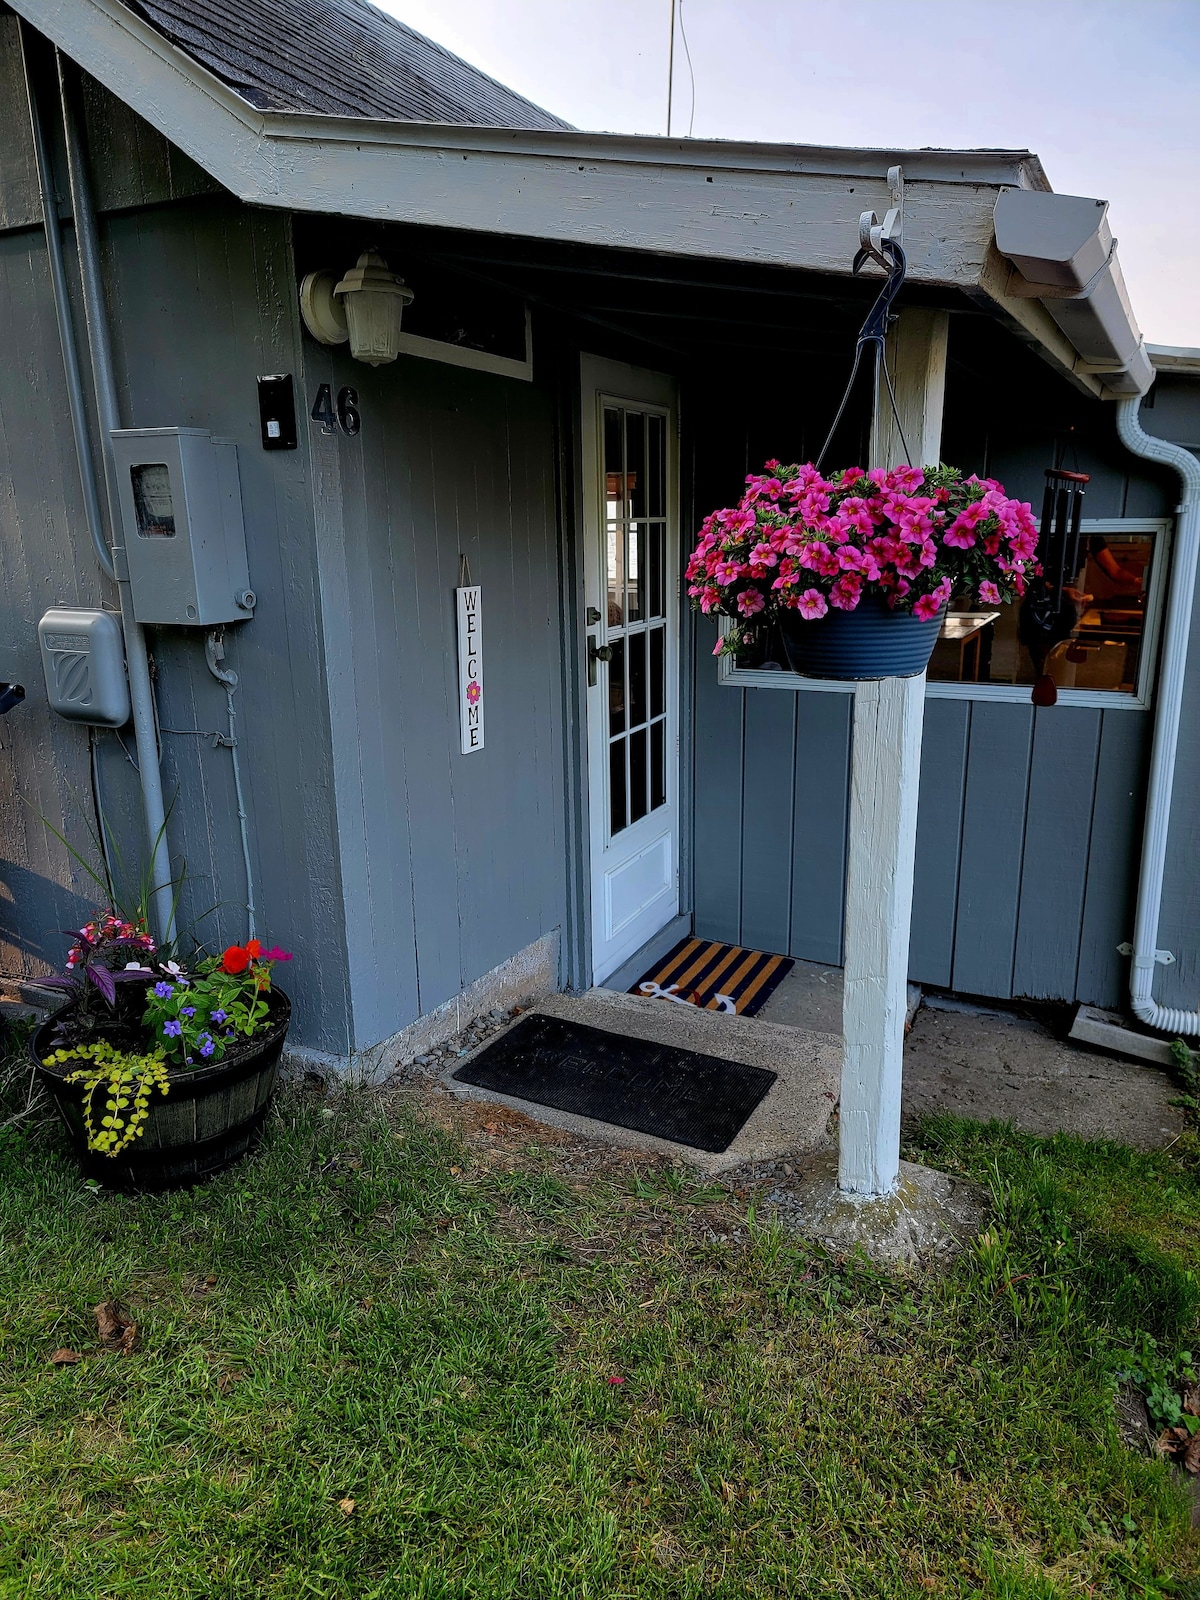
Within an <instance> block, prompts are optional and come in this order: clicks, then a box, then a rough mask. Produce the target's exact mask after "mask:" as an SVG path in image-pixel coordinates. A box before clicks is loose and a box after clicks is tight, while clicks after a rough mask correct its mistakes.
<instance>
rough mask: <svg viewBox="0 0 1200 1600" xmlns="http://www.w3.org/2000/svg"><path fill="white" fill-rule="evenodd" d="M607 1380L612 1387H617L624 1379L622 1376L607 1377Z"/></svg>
mask: <svg viewBox="0 0 1200 1600" xmlns="http://www.w3.org/2000/svg"><path fill="white" fill-rule="evenodd" d="M608 1381H609V1383H610V1384H612V1385H613V1387H614V1388H619V1387H620V1385H621V1384H623V1383H624V1382H625V1379H624V1378H609V1380H608Z"/></svg>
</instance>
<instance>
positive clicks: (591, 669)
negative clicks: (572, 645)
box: [588, 633, 612, 689]
mask: <svg viewBox="0 0 1200 1600" xmlns="http://www.w3.org/2000/svg"><path fill="white" fill-rule="evenodd" d="M611 660H612V645H610V644H601V645H598V644H597V643H596V635H595V634H594V633H589V634H588V688H589V689H594V688H595V687H596V663H597V661H611Z"/></svg>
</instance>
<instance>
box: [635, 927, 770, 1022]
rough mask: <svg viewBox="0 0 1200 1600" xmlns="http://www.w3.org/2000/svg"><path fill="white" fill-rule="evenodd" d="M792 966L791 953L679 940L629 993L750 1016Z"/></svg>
mask: <svg viewBox="0 0 1200 1600" xmlns="http://www.w3.org/2000/svg"><path fill="white" fill-rule="evenodd" d="M795 965H796V963H795V962H794V961H793V960H792V958H791V956H773V955H770V954H769V953H768V952H767V951H765V950H743V949H742V947H741V946H740V945H736V944H720V943H719V942H718V941H717V940H715V939H681V940H680V941H679V943H678V944H677V945H676V946H675V948H674V949H673V950H672V951H670V952H669V953H668V954H667V955H665V956H664V957H663V959H662V960H661V961H659V962H657V963H656V964H655V965H654V966H653V967H651V968H650V970H649V972H645V973H643V974H642V976H641V977H640V978H639V979H638V981H637V982H636V983H635V984H634V985H633V987H632V988H631V989H630V991H629V993H630V994H643V995H649V996H651V997H652V998H653V999H656V1000H672V1001H674V1002H675V1004H676V1005H684V1006H698V1007H700V1008H701V1009H702V1010H704V1011H725V1012H737V1013H738V1015H739V1016H743V1017H752V1016H753V1015H754V1013H755V1012H756V1011H758V1010H759V1009H760V1007H762V1006H764V1005H765V1004H766V1003H767V1001H768V1000H769V999H770V998H771V995H772V994H773V993H774V991H775V989H776V988H777V986H778V985H779V983H780V982H781V980H782V979H784V978H786V977H787V975H788V973H789V972H790V971H791V970H792V968H793V967H794V966H795Z"/></svg>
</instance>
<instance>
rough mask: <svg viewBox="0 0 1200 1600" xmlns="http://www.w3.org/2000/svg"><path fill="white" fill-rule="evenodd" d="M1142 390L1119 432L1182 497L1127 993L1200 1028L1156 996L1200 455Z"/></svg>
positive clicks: (1152, 1022) (1144, 1008)
mask: <svg viewBox="0 0 1200 1600" xmlns="http://www.w3.org/2000/svg"><path fill="white" fill-rule="evenodd" d="M1140 409H1141V397H1140V395H1131V396H1130V397H1129V398H1128V399H1126V400H1121V401H1120V402H1118V405H1117V432H1118V433H1119V435H1120V438H1121V443H1122V444H1123V445H1124V446H1125V448H1126V449H1127V450H1131V451H1132V452H1133V454H1134V455H1135V456H1142V457H1144V458H1145V459H1146V460H1147V461H1157V462H1160V463H1161V464H1162V465H1163V466H1167V467H1171V468H1173V469H1174V471H1176V472H1177V473H1178V474H1179V479H1180V484H1181V486H1182V490H1183V492H1182V495H1181V497H1180V505H1179V513H1178V514H1179V520H1178V523H1177V525H1176V531H1175V550H1174V560H1173V562H1172V569H1171V589H1170V595H1169V597H1168V600H1167V617H1166V625H1165V628H1164V631H1163V647H1162V663H1161V666H1160V668H1159V675H1158V698H1157V704H1156V707H1155V712H1154V742H1153V745H1152V747H1151V752H1150V782H1149V787H1148V789H1147V793H1146V826H1145V831H1144V832H1143V835H1142V860H1141V867H1140V870H1139V874H1138V896H1137V918H1136V921H1135V923H1134V931H1133V967H1132V970H1131V972H1130V979H1129V998H1130V1004H1131V1005H1132V1007H1133V1013H1134V1015H1135V1016H1136V1017H1137V1019H1138V1021H1139V1022H1144V1023H1145V1024H1146V1025H1147V1026H1148V1027H1151V1028H1158V1029H1160V1030H1161V1031H1162V1032H1164V1033H1182V1034H1188V1035H1193V1036H1194V1035H1197V1034H1200V1011H1178V1010H1173V1009H1172V1008H1171V1007H1169V1006H1160V1005H1159V1004H1158V1002H1157V1001H1156V1000H1155V998H1154V992H1153V991H1154V969H1155V966H1156V965H1157V950H1158V922H1159V915H1160V913H1161V910H1162V891H1163V874H1164V872H1165V869H1166V860H1167V832H1168V828H1169V825H1170V821H1171V792H1172V789H1173V788H1174V783H1175V750H1176V746H1177V744H1178V742H1179V714H1180V710H1181V707H1182V703H1183V680H1184V670H1185V668H1186V665H1187V654H1188V635H1189V633H1190V631H1191V623H1192V606H1193V603H1194V600H1195V590H1196V558H1197V553H1198V552H1200V461H1197V459H1196V457H1195V456H1194V455H1193V454H1192V452H1191V451H1190V450H1185V449H1184V447H1183V446H1182V445H1179V444H1170V443H1168V441H1167V440H1166V439H1156V438H1155V437H1154V435H1153V434H1150V433H1147V432H1146V430H1145V429H1144V428H1143V427H1142V423H1141V418H1140V416H1139V414H1138V413H1139V411H1140Z"/></svg>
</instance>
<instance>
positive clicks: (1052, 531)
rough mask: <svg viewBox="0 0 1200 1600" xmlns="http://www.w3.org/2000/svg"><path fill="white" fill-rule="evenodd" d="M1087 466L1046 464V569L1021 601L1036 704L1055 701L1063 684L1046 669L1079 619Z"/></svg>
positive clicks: (1020, 627)
mask: <svg viewBox="0 0 1200 1600" xmlns="http://www.w3.org/2000/svg"><path fill="white" fill-rule="evenodd" d="M1090 481H1091V479H1090V476H1089V474H1088V473H1086V472H1065V471H1063V470H1061V469H1060V468H1058V467H1047V468H1046V492H1045V494H1044V495H1043V496H1042V529H1041V536H1040V538H1039V539H1038V558H1039V561H1040V563H1041V572H1040V574H1039V575H1038V576H1037V577H1036V578H1034V580H1033V582H1032V583H1031V584H1030V585H1029V589H1028V592H1027V593H1026V595H1025V598H1024V600H1023V601H1022V602H1021V612H1020V616H1019V618H1018V621H1017V635H1018V637H1019V638H1020V641H1021V643H1022V644H1023V645H1024V646H1025V648H1026V649H1027V650H1028V651H1029V654H1030V656H1031V657H1032V659H1033V669H1034V672H1035V673H1036V674H1037V676H1036V678H1035V680H1034V685H1033V693H1032V694H1031V695H1030V699H1031V700H1032V701H1033V703H1034V705H1035V706H1052V705H1054V704H1055V702H1056V701H1057V699H1058V686H1057V685H1056V683H1055V682H1054V679H1053V678H1052V677H1051V676H1050V674H1049V673H1048V672H1047V671H1046V659H1047V657H1048V656H1049V655H1050V652H1051V651H1052V650H1053V649H1054V647H1055V646H1056V645H1059V644H1061V643H1062V642H1063V640H1064V639H1069V638H1070V637H1071V635H1072V634H1073V633H1074V631H1075V625H1076V623H1077V622H1078V620H1079V617H1078V612H1077V610H1076V602H1075V583H1076V579H1077V577H1078V574H1079V568H1080V532H1079V528H1080V522H1081V519H1082V517H1083V490H1084V485H1085V484H1087V483H1089V482H1090Z"/></svg>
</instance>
